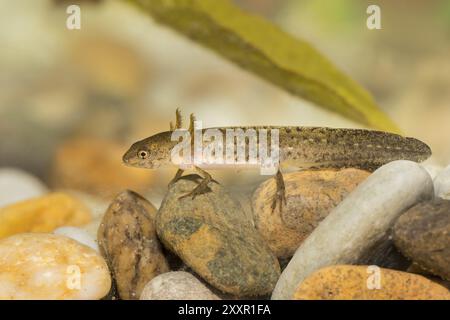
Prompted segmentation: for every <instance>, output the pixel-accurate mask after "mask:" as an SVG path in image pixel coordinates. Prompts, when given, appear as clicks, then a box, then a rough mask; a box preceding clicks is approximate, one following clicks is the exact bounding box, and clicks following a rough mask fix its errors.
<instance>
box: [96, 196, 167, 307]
mask: <svg viewBox="0 0 450 320" xmlns="http://www.w3.org/2000/svg"><path fill="white" fill-rule="evenodd" d="M155 217H156V208H155V207H154V206H153V205H152V204H151V203H150V202H148V201H147V200H146V199H144V198H143V197H141V196H140V195H138V194H137V193H135V192H132V191H128V190H127V191H124V192H122V193H120V194H119V195H118V196H117V197H116V198H115V199H114V201H113V202H112V203H111V205H110V206H109V208H108V210H107V211H106V213H105V215H104V216H103V219H102V222H101V223H100V227H99V229H98V233H97V240H98V244H99V247H100V251H101V253H102V255H103V256H104V257H105V259H106V260H107V261H108V265H109V266H110V268H111V273H112V274H113V276H114V280H115V284H116V287H117V291H118V294H119V297H120V298H121V299H126V300H129V299H139V297H140V295H141V292H142V289H143V288H144V286H145V285H146V284H147V283H148V282H149V281H150V280H151V279H153V278H154V277H156V276H157V275H159V274H161V273H163V272H167V271H169V266H168V263H167V261H166V258H165V256H164V253H163V252H162V246H161V244H160V242H159V240H158V238H157V236H156V226H155Z"/></svg>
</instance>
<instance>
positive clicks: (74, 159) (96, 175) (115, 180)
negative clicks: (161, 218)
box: [51, 138, 156, 200]
mask: <svg viewBox="0 0 450 320" xmlns="http://www.w3.org/2000/svg"><path fill="white" fill-rule="evenodd" d="M126 148H127V146H126V145H122V144H120V143H117V142H114V141H110V140H106V139H99V138H94V139H93V138H74V139H71V140H67V141H65V142H64V143H63V144H61V146H60V147H59V149H58V150H57V152H56V154H55V159H54V161H53V162H54V165H53V167H52V170H51V182H52V186H53V187H54V188H58V189H72V190H79V191H83V192H85V193H88V194H92V195H95V196H97V197H102V198H104V199H108V200H111V199H113V198H114V197H115V195H117V193H119V192H121V191H123V190H124V189H126V188H129V189H132V190H136V191H137V192H140V193H143V192H145V190H147V188H148V187H149V186H150V185H151V184H152V182H154V181H155V180H154V176H155V174H156V172H155V171H152V170H140V169H138V168H131V167H127V166H124V165H123V163H122V155H123V152H124V150H125V149H126Z"/></svg>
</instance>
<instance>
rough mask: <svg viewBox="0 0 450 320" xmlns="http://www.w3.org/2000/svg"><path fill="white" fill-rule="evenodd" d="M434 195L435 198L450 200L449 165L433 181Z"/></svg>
mask: <svg viewBox="0 0 450 320" xmlns="http://www.w3.org/2000/svg"><path fill="white" fill-rule="evenodd" d="M434 193H435V195H436V197H439V198H442V199H446V200H450V165H449V166H448V167H446V168H445V169H444V170H443V171H441V172H440V173H439V174H438V175H437V177H436V178H435V179H434Z"/></svg>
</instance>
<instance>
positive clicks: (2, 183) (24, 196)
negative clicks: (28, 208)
mask: <svg viewBox="0 0 450 320" xmlns="http://www.w3.org/2000/svg"><path fill="white" fill-rule="evenodd" d="M47 192H48V189H47V187H46V186H45V185H44V184H43V183H42V182H41V181H40V180H39V179H38V178H37V177H35V176H33V175H31V174H29V173H28V172H25V171H23V170H20V169H16V168H1V169H0V208H1V207H5V206H7V205H10V204H13V203H16V202H19V201H23V200H28V199H31V198H35V197H39V196H42V195H44V194H46V193H47Z"/></svg>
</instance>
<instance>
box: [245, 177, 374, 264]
mask: <svg viewBox="0 0 450 320" xmlns="http://www.w3.org/2000/svg"><path fill="white" fill-rule="evenodd" d="M369 175H370V172H368V171H364V170H359V169H353V168H348V169H342V170H304V171H299V172H292V173H287V174H284V175H283V179H284V183H285V190H286V193H285V194H286V203H285V204H283V206H282V211H281V212H280V206H277V207H276V208H275V210H272V207H271V206H272V199H273V196H274V195H275V194H276V180H275V178H271V179H269V180H266V181H265V182H263V183H262V184H261V185H260V186H259V187H258V188H257V189H256V191H255V192H254V194H253V199H252V208H253V215H254V221H255V225H256V228H257V229H258V231H259V233H260V234H261V236H262V237H263V238H264V240H265V241H266V242H267V244H268V245H269V247H270V248H271V249H272V251H273V252H274V253H275V254H276V255H277V257H278V258H289V257H292V255H293V254H294V252H295V250H297V248H298V246H299V245H300V244H301V243H302V241H303V240H304V239H305V238H306V237H307V236H308V235H309V234H310V233H311V232H312V231H313V230H314V229H315V227H317V225H318V224H319V223H320V221H322V220H323V219H324V218H325V217H326V216H327V215H328V213H329V212H330V211H331V209H333V208H334V207H336V206H337V205H338V204H339V203H340V202H341V201H342V200H343V199H344V198H345V197H346V196H347V195H348V194H349V193H350V192H351V191H352V190H353V189H354V188H355V187H356V186H357V185H358V184H359V183H361V182H362V181H363V180H365V179H366V178H367V177H368V176H369Z"/></svg>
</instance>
